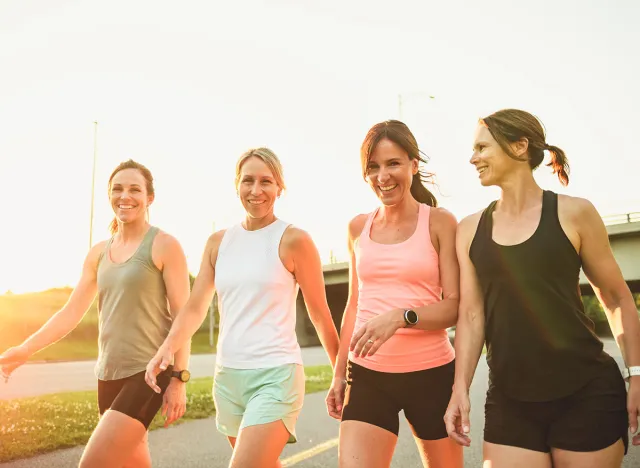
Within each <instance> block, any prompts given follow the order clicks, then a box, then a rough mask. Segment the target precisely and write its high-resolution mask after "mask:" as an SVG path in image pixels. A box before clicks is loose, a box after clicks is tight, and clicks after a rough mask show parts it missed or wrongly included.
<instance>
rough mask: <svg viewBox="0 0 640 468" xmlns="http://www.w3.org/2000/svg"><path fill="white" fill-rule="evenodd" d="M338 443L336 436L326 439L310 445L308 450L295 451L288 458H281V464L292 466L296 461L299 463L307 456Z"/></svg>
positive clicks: (307, 457)
mask: <svg viewBox="0 0 640 468" xmlns="http://www.w3.org/2000/svg"><path fill="white" fill-rule="evenodd" d="M337 445H338V438H337V437H336V438H335V439H330V440H327V441H326V442H323V443H321V444H318V445H316V446H315V447H311V448H310V449H308V450H304V451H302V452H299V453H296V454H295V455H291V456H290V457H288V458H285V459H284V460H282V466H283V467H286V466H293V465H295V464H296V463H300V462H301V461H304V460H308V459H309V458H312V457H315V456H316V455H319V454H321V453H322V452H325V451H327V450H329V449H330V448H333V447H336V446H337Z"/></svg>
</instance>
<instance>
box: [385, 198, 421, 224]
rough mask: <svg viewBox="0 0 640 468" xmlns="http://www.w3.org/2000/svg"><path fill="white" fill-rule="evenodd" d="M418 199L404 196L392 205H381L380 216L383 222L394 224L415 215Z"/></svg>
mask: <svg viewBox="0 0 640 468" xmlns="http://www.w3.org/2000/svg"><path fill="white" fill-rule="evenodd" d="M418 205H419V203H418V201H417V200H416V199H415V198H413V197H412V196H410V195H409V196H408V197H405V198H404V199H403V200H402V202H400V203H398V204H397V205H393V206H386V205H382V208H380V211H379V213H380V217H381V218H382V220H383V221H384V223H385V224H395V223H398V222H401V221H402V220H404V219H406V218H408V217H412V216H415V213H416V211H417V209H418Z"/></svg>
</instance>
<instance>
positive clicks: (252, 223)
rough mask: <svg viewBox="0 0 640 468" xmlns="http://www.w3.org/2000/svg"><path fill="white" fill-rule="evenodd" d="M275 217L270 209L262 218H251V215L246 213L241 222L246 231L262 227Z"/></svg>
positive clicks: (271, 221)
mask: <svg viewBox="0 0 640 468" xmlns="http://www.w3.org/2000/svg"><path fill="white" fill-rule="evenodd" d="M276 219H277V218H276V215H275V214H274V213H273V211H270V212H269V213H268V214H267V215H265V216H264V217H262V218H252V217H251V216H249V215H247V216H246V217H245V219H244V222H243V223H242V224H243V227H244V228H245V229H246V230H247V231H257V230H258V229H262V228H263V227H265V226H268V225H269V224H271V223H273V222H274V221H275V220H276Z"/></svg>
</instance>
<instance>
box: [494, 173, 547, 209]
mask: <svg viewBox="0 0 640 468" xmlns="http://www.w3.org/2000/svg"><path fill="white" fill-rule="evenodd" d="M500 188H501V189H502V194H501V195H500V201H499V202H498V207H497V208H498V209H499V210H500V211H503V212H506V213H509V214H513V215H518V214H520V213H522V212H524V211H526V210H527V209H529V208H532V207H533V206H537V205H539V204H540V200H541V199H542V198H541V197H542V189H541V188H540V186H539V185H538V184H537V183H536V181H535V179H534V178H533V173H532V172H531V171H529V170H527V171H522V172H519V173H515V174H513V176H512V177H510V178H509V180H507V181H505V182H504V183H501V184H500Z"/></svg>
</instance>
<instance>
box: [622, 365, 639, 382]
mask: <svg viewBox="0 0 640 468" xmlns="http://www.w3.org/2000/svg"><path fill="white" fill-rule="evenodd" d="M637 375H640V366H631V367H625V368H624V369H622V376H623V377H624V380H629V377H634V376H637Z"/></svg>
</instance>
